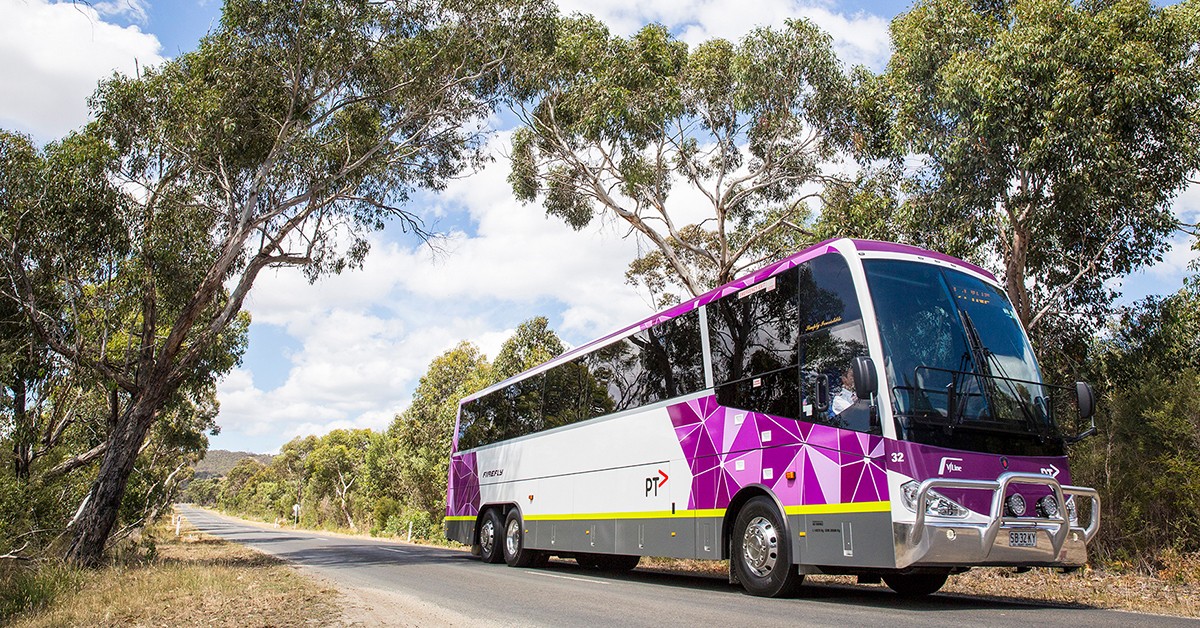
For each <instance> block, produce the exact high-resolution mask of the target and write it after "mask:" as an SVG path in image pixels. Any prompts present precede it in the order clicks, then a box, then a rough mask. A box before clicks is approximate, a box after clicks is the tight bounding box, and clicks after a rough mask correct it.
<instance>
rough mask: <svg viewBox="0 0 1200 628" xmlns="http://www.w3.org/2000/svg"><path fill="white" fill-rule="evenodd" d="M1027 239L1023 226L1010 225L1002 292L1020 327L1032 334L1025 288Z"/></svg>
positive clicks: (1027, 253)
mask: <svg viewBox="0 0 1200 628" xmlns="http://www.w3.org/2000/svg"><path fill="white" fill-rule="evenodd" d="M1029 237H1030V236H1029V229H1028V228H1027V227H1025V225H1022V224H1017V223H1014V224H1013V225H1012V239H1011V240H1010V241H1009V248H1008V250H1007V251H1005V253H1006V255H1005V256H1004V257H1005V259H1004V290H1005V292H1007V293H1008V299H1009V300H1010V301H1012V305H1013V309H1014V310H1016V312H1017V317H1018V318H1020V319H1021V325H1022V326H1024V327H1025V330H1026V331H1028V332H1030V333H1032V332H1033V330H1032V329H1030V324H1031V322H1032V321H1031V320H1030V317H1031V316H1032V312H1033V310H1032V308H1031V307H1030V303H1029V290H1028V289H1027V288H1026V287H1025V266H1026V264H1027V262H1028V257H1029Z"/></svg>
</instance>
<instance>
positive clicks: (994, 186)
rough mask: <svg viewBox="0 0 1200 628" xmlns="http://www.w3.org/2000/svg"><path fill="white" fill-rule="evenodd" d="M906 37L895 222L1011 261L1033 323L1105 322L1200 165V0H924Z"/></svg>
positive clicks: (1163, 241) (895, 100)
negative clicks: (1113, 284) (901, 172)
mask: <svg viewBox="0 0 1200 628" xmlns="http://www.w3.org/2000/svg"><path fill="white" fill-rule="evenodd" d="M891 35H892V42H893V46H894V49H895V53H894V55H893V57H892V59H891V61H890V62H889V64H888V70H887V74H886V76H885V77H884V81H885V82H886V83H888V84H889V86H890V94H891V100H890V102H889V106H890V107H891V108H892V109H891V116H890V117H885V119H886V120H887V121H888V122H889V123H890V124H892V125H894V127H893V130H894V132H895V134H894V135H895V137H896V139H897V140H898V147H899V148H900V150H901V152H903V153H904V154H907V155H908V156H909V157H910V160H909V161H910V163H918V164H919V167H918V168H917V172H916V173H915V175H914V176H912V177H911V178H910V179H909V182H908V183H909V187H908V188H907V189H906V190H904V192H905V193H904V194H902V195H901V196H903V197H904V198H903V199H902V200H903V202H904V204H905V208H904V211H903V212H901V214H900V215H899V217H898V218H899V220H898V221H895V222H893V225H894V226H895V227H896V228H897V229H898V231H900V232H902V233H905V232H910V231H913V230H917V231H920V230H924V231H925V232H928V231H929V226H930V225H934V226H936V229H935V230H937V231H940V232H942V233H946V234H948V239H951V240H952V241H953V242H955V243H956V244H957V246H959V247H960V248H961V249H965V250H968V251H972V252H973V253H974V255H975V256H976V257H977V259H979V260H980V261H983V262H985V263H987V261H988V260H996V261H997V265H998V266H1000V267H1001V270H1002V275H1003V279H1004V281H1005V285H1006V290H1007V292H1008V295H1009V297H1010V299H1011V300H1012V302H1013V305H1014V307H1015V309H1016V312H1017V314H1018V315H1019V316H1020V318H1021V320H1022V321H1023V322H1024V323H1025V325H1026V327H1027V328H1028V329H1030V330H1039V328H1041V327H1044V326H1051V327H1059V328H1061V327H1062V326H1063V325H1064V324H1065V325H1070V326H1075V327H1079V326H1080V324H1081V323H1085V322H1087V323H1094V322H1097V321H1098V320H1099V319H1100V318H1101V316H1102V315H1103V314H1104V313H1106V312H1107V310H1108V307H1109V305H1110V304H1111V302H1112V299H1113V296H1114V293H1113V291H1112V290H1111V289H1110V288H1109V287H1108V285H1107V284H1106V281H1108V280H1109V279H1112V278H1114V277H1119V276H1121V275H1124V274H1127V273H1129V272H1131V271H1133V270H1135V269H1138V268H1141V267H1144V266H1146V265H1147V264H1150V263H1153V262H1154V261H1156V260H1158V259H1161V256H1162V253H1163V251H1164V250H1165V248H1166V246H1167V244H1168V236H1169V235H1170V234H1171V233H1172V232H1173V231H1174V230H1175V229H1176V228H1177V227H1178V226H1179V223H1178V221H1177V220H1176V217H1175V216H1174V215H1173V213H1172V202H1173V199H1174V198H1175V197H1176V195H1177V194H1178V193H1179V192H1180V191H1181V190H1182V189H1183V187H1184V186H1186V185H1187V184H1188V178H1189V176H1192V177H1194V175H1195V173H1196V171H1197V168H1200V66H1198V65H1197V54H1200V46H1198V45H1197V42H1198V41H1200V3H1197V2H1196V1H1195V0H1189V1H1187V2H1183V3H1180V4H1176V5H1173V6H1167V7H1161V8H1159V7H1155V6H1154V5H1152V4H1151V3H1150V2H1148V1H1147V0H1118V1H1115V2H1100V1H1085V2H1070V1H1069V0H1001V1H998V2H996V1H986V2H985V1H970V0H923V1H922V2H919V3H917V4H916V5H915V6H914V7H913V8H912V9H911V10H910V11H909V12H907V13H905V14H903V15H901V16H899V17H897V18H896V20H895V21H894V22H893V23H892V27H891ZM912 157H915V159H913V158H912ZM885 205H886V203H885ZM875 209H876V210H878V209H880V208H879V207H875ZM876 214H877V215H876V218H879V219H883V220H882V222H885V223H886V222H887V220H886V219H887V217H886V216H884V215H883V214H881V213H879V212H878V211H877V212H876ZM867 222H868V223H872V224H874V226H876V227H878V223H879V221H876V220H868V221H867ZM1052 319H1054V320H1052ZM1048 323H1049V325H1048ZM1084 326H1085V327H1086V326H1087V325H1084Z"/></svg>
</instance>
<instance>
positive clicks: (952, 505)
mask: <svg viewBox="0 0 1200 628" xmlns="http://www.w3.org/2000/svg"><path fill="white" fill-rule="evenodd" d="M900 489H901V490H902V491H903V492H904V506H905V507H906V508H908V509H909V510H911V511H912V512H916V511H917V493H918V492H920V490H921V484H920V483H919V482H917V481H916V480H910V481H908V482H905V483H904V484H903V485H901V486H900ZM925 514H926V515H932V516H935V517H954V518H959V519H961V518H963V517H966V516H967V509H966V508H963V507H962V506H959V505H958V504H957V503H956V502H955V501H954V500H952V499H950V498H949V497H946V496H945V495H942V494H941V493H939V492H937V491H934V490H930V491H929V492H927V493H926V494H925Z"/></svg>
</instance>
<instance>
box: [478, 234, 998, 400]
mask: <svg viewBox="0 0 1200 628" xmlns="http://www.w3.org/2000/svg"><path fill="white" fill-rule="evenodd" d="M839 243H848V244H850V245H851V246H850V247H848V248H849V249H853V250H855V251H872V252H880V253H900V254H906V255H916V256H919V257H928V258H931V259H936V260H939V261H942V262H947V263H949V264H951V265H954V266H958V267H961V268H964V269H966V270H969V271H971V272H974V273H978V274H980V275H983V276H984V277H987V278H988V279H991V280H992V281H997V279H996V276H995V275H993V274H992V273H991V272H988V271H987V270H984V269H983V268H980V267H979V266H976V265H975V264H972V263H970V262H966V261H963V260H961V259H958V258H957V257H951V256H949V255H946V254H944V253H938V252H937V251H930V250H927V249H922V248H919V247H915V246H911V245H908V244H898V243H895V242H880V241H878V240H858V239H850V238H840V239H830V240H825V241H824V242H819V243H817V244H814V245H812V246H810V247H808V248H806V249H804V250H801V251H799V252H796V253H793V254H791V255H789V256H787V257H785V258H784V259H782V260H779V261H778V262H774V263H772V264H768V265H767V266H764V267H762V268H760V269H758V270H756V271H754V272H752V273H750V274H748V275H743V276H742V277H739V278H738V279H735V280H733V281H731V282H729V283H727V284H725V285H723V286H721V287H719V288H714V289H713V290H710V291H708V292H706V293H704V294H702V295H700V296H698V297H695V298H692V299H689V300H687V301H684V302H683V303H680V304H679V305H675V306H672V307H670V308H668V309H666V310H663V311H661V312H658V313H657V314H652V315H650V316H648V317H646V318H644V319H642V320H640V321H638V322H636V323H634V324H632V325H627V326H625V327H622V328H620V329H618V330H616V331H614V332H612V333H610V334H608V335H606V336H603V337H600V338H597V339H595V340H592V341H591V342H587V343H585V344H582V345H580V346H578V347H575V348H574V349H571V350H570V351H567V352H564V353H563V354H561V355H559V356H557V357H555V358H553V359H551V360H548V361H547V362H545V363H542V364H539V365H538V366H535V367H533V368H531V369H529V370H527V371H523V372H521V373H518V374H516V375H513V376H512V377H509V378H508V379H505V380H504V381H501V382H497V383H495V384H492V385H491V386H488V387H487V388H484V389H483V390H480V391H478V392H476V393H475V394H472V395H469V396H467V397H464V398H463V399H462V400H461V401H460V402H459V404H460V405H461V404H463V403H467V402H469V401H474V400H475V399H477V398H479V397H482V396H483V395H485V394H487V393H490V392H492V391H494V390H497V389H499V388H503V387H504V386H507V385H509V384H511V383H513V382H515V381H519V380H521V379H524V378H525V377H526V376H528V375H532V374H536V373H537V372H540V371H545V370H548V369H550V368H552V367H554V366H555V365H558V364H561V363H563V362H569V361H571V360H573V359H574V358H576V357H578V356H580V355H583V354H586V353H588V352H589V351H591V350H592V349H594V348H596V347H599V346H602V345H604V344H606V343H608V342H609V341H610V340H613V339H615V338H619V337H622V336H625V335H628V334H631V333H635V332H638V331H641V330H643V329H647V328H649V327H653V326H655V325H658V324H660V323H663V322H666V321H669V320H671V319H672V318H675V317H677V316H680V315H682V314H686V313H688V312H691V311H692V310H695V309H697V308H699V307H701V306H704V305H708V304H709V303H712V302H713V301H716V300H717V299H720V298H721V297H723V296H725V295H728V294H731V293H734V292H737V291H739V290H742V289H744V288H746V287H749V286H751V285H754V284H756V283H758V282H760V281H762V280H764V279H767V278H769V277H773V276H775V275H778V274H779V273H782V272H783V271H785V270H788V269H789V268H792V267H794V266H798V265H800V264H803V263H804V262H807V261H808V260H811V259H813V258H814V257H818V256H821V255H825V254H828V253H839V252H849V251H847V250H843V249H839V248H838V247H837V245H838V244H839Z"/></svg>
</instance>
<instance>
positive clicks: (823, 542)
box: [788, 512, 896, 569]
mask: <svg viewBox="0 0 1200 628" xmlns="http://www.w3.org/2000/svg"><path fill="white" fill-rule="evenodd" d="M788 525H789V527H791V529H792V536H793V537H795V540H797V541H798V542H796V543H793V544H792V562H795V563H800V564H804V565H819V566H826V567H846V568H857V567H868V568H881V569H891V568H894V567H895V566H896V547H895V544H894V540H893V536H892V516H891V513H887V512H866V513H845V514H820V515H791V516H789V517H788ZM800 532H804V536H803V537H800V536H799V534H800Z"/></svg>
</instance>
